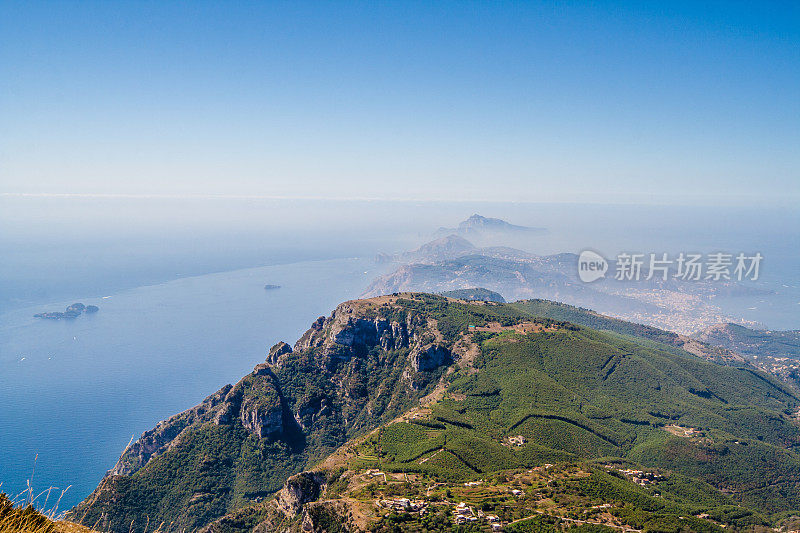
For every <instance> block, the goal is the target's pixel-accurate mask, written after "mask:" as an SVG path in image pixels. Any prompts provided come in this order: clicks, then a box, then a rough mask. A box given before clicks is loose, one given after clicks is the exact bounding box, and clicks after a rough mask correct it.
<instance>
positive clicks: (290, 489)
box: [276, 472, 327, 516]
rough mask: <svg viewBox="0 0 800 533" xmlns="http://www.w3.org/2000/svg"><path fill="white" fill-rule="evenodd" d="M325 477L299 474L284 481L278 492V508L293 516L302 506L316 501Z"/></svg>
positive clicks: (307, 473)
mask: <svg viewBox="0 0 800 533" xmlns="http://www.w3.org/2000/svg"><path fill="white" fill-rule="evenodd" d="M326 483H327V482H326V479H325V476H324V475H323V474H321V473H319V472H300V473H299V474H295V475H293V476H292V477H290V478H289V479H287V480H286V483H285V484H284V485H283V488H282V489H281V490H280V491H279V492H278V494H277V497H276V503H277V504H278V507H279V508H280V509H281V510H283V511H284V512H285V513H287V514H289V515H290V516H295V515H297V513H299V512H300V510H301V509H302V508H303V505H304V504H306V503H309V502H313V501H316V500H317V499H318V498H319V496H320V494H322V491H324V490H325V487H326V486H327V485H326Z"/></svg>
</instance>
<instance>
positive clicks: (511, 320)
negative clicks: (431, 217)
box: [73, 294, 800, 531]
mask: <svg viewBox="0 0 800 533" xmlns="http://www.w3.org/2000/svg"><path fill="white" fill-rule="evenodd" d="M545 307H547V305H546V303H543V302H533V303H531V302H520V303H516V304H493V303H483V302H476V303H465V302H459V301H454V300H451V299H447V298H444V297H440V296H432V295H423V294H402V295H394V296H387V297H380V298H375V299H371V300H359V301H354V302H347V303H345V304H342V305H341V306H339V307H338V308H337V309H336V311H335V312H334V313H333V314H332V316H331V317H329V318H322V317H321V318H320V319H318V320H317V321H316V322H315V323H314V324H313V325H312V328H311V329H310V330H309V331H308V332H307V333H306V334H305V335H304V336H303V337H302V338H301V339H300V340H299V341H298V342H297V344H296V345H295V347H294V350H291V349H290V348H289V347H288V345H285V344H281V345H277V346H276V347H274V348H273V350H271V353H270V356H269V359H268V361H267V363H265V364H262V365H259V366H257V367H256V369H255V370H254V371H253V373H252V374H250V375H248V376H246V377H245V378H244V379H243V380H242V381H240V382H239V383H238V384H236V385H235V386H226V387H224V388H223V389H221V390H220V391H218V392H217V393H216V394H215V395H212V396H211V397H209V398H208V399H206V400H205V401H204V402H203V403H202V404H201V405H199V406H197V407H195V408H193V409H191V410H189V411H187V412H185V413H182V414H180V415H177V416H176V417H173V418H172V419H170V420H168V421H165V422H162V423H161V424H159V426H157V427H156V428H155V429H154V430H151V431H150V432H147V433H145V434H144V435H143V436H142V438H141V439H140V440H139V441H137V443H135V444H134V445H133V446H131V447H130V448H129V449H128V450H126V452H125V453H124V454H123V456H122V457H121V458H120V461H119V462H118V464H117V465H116V467H115V468H114V469H113V470H112V471H110V472H109V475H108V476H106V478H105V479H104V480H103V482H102V483H101V485H100V486H99V487H98V489H97V490H96V491H95V493H94V494H92V495H91V496H90V497H89V498H88V499H87V500H86V501H85V502H84V503H83V504H81V505H80V506H79V507H78V508H76V509H75V510H74V511H73V516H84V523H92V524H93V523H95V522H99V523H100V524H101V525H102V526H103V529H107V530H111V531H123V530H124V531H129V530H133V531H143V530H144V529H145V528H146V527H147V524H148V522H149V523H150V524H154V523H156V524H160V523H162V522H163V523H164V524H166V525H165V526H164V528H162V529H167V530H177V529H182V528H187V529H193V528H197V527H201V526H203V525H206V524H212V526H211V528H212V530H214V531H226V530H231V531H233V530H249V529H250V528H251V527H252V526H254V525H256V524H257V523H259V522H261V521H266V522H265V524H268V525H269V527H268V526H267V525H263V527H262V530H265V531H271V530H284V529H286V528H287V527H295V526H296V527H300V522H299V521H306V522H308V521H310V522H309V523H312V525H313V524H314V523H316V524H319V523H323V522H325V520H328V519H329V521H331V523H336V524H338V526H337V527H340V526H341V528H344V529H349V530H354V529H364V528H366V527H367V524H368V523H371V524H372V525H373V526H375V527H377V528H378V530H380V528H381V527H384V526H386V527H389V525H387V523H386V522H385V521H386V519H387V518H386V517H385V516H383V515H381V514H380V513H378V514H376V515H375V516H373V517H372V518H371V519H369V520H367V518H365V517H366V516H367V515H369V513H374V512H375V511H374V509H373V510H372V511H369V512H367V511H363V512H362V511H359V509H361V508H360V507H359V505H360V504H358V502H362V503H364V505H366V506H367V507H369V506H372V507H374V506H375V504H374V501H375V498H377V497H378V496H380V495H385V491H386V490H389V488H380V487H378V488H375V487H373V488H368V487H369V486H370V484H369V483H366V482H365V483H362V484H361V485H359V484H358V483H356V482H355V481H354V480H355V479H356V477H357V476H370V475H371V474H368V473H366V470H367V469H369V468H381V469H382V470H383V471H384V472H389V473H391V472H398V473H400V472H402V476H405V478H404V479H405V481H403V483H405V484H406V488H405V489H403V490H408V491H412V490H417V491H418V492H419V491H422V490H423V489H422V488H421V487H419V486H417V488H416V489H414V486H416V485H414V483H417V481H415V482H413V483H412V481H411V480H410V478H408V476H409V475H411V476H412V477H414V476H416V477H415V478H414V479H416V480H418V483H423V482H424V483H428V482H430V483H433V484H434V485H435V484H436V483H442V484H445V485H447V484H450V485H452V486H453V488H454V489H455V488H456V486H459V487H463V486H464V485H463V483H465V482H469V481H472V480H476V479H479V478H480V479H484V478H489V477H492V476H495V477H496V476H498V475H501V474H502V476H506V477H508V476H511V477H510V478H509V479H511V481H508V480H506V481H501V480H500V479H499V478H497V479H495V481H494V482H492V483H489V482H488V481H487V483H486V490H490V489H491V491H494V492H497V491H498V490H500V491H501V492H502V494H503V498H506V497H507V496H508V490H511V489H509V488H508V487H510V486H511V485H509V483H511V484H512V485H513V484H514V483H517V484H519V483H522V484H524V483H528V482H530V484H529V485H526V487H529V488H526V489H525V491H527V492H529V493H530V494H531V495H533V494H538V495H539V496H537V498H539V499H537V500H536V501H534V500H533V499H531V501H529V502H527V503H526V504H525V505H522V506H518V507H519V509H521V510H525V512H528V513H529V514H530V513H539V512H542V509H543V508H540V507H537V506H540V503H541V501H545V500H548V499H550V500H552V498H551V497H550V496H548V497H547V498H543V497H542V493H541V491H542V490H545V489H544V488H542V487H540V486H539V485H536V487H538V488H536V489H534V488H530V487H534V485H535V484H536V483H539V484H541V483H542V482H544V481H542V479H544V478H542V479H538V478H537V479H538V481H535V480H533V479H532V478H531V479H528V478H524V476H525V475H527V474H524V472H526V471H528V470H530V469H532V468H543V465H545V464H552V465H555V466H553V468H555V469H556V470H557V471H558V472H565V474H564V475H563V476H562V477H558V479H556V478H553V479H550V478H547V480H546V486H547V487H550V485H549V484H550V483H551V482H552V481H557V482H558V483H557V486H558V487H560V488H559V489H558V490H557V491H555V493H558V495H559V496H558V497H559V498H560V499H562V500H564V501H572V502H573V503H574V505H573V507H569V506H567V507H564V506H563V505H561V504H558V505H559V506H560V507H558V508H559V509H572V510H571V511H569V512H573V511H574V512H577V511H576V510H575V509H577V508H578V507H576V506H578V505H579V504H578V503H577V502H581V503H580V505H584V507H585V508H582V509H583V510H585V511H587V512H589V510H590V509H592V508H594V507H593V506H597V505H601V504H602V503H603V502H613V505H614V509H619V510H618V512H619V513H622V514H621V515H620V516H621V518H620V517H617V518H615V520H622V521H624V522H625V523H627V524H639V525H641V526H642V527H645V525H646V524H650V526H646V527H645V529H646V528H647V527H650V528H651V529H652V527H651V526H653V525H654V524H661V523H662V522H663V521H666V522H670V521H672V522H673V525H674V524H675V523H678V522H679V517H680V516H682V515H683V514H685V513H690V512H695V511H699V510H702V509H706V510H708V511H709V512H713V513H716V514H715V515H714V517H716V520H717V521H718V522H720V523H727V524H728V525H729V526H730V527H739V526H740V525H742V524H746V523H747V520H744V519H743V518H742V516H751V517H757V518H754V519H753V520H752V522H753V523H760V522H763V521H764V520H768V521H774V520H777V519H778V518H779V517H780V516H781V513H788V512H790V511H792V510H798V509H800V456H798V454H797V453H796V448H797V446H798V443H800V429H798V426H797V424H796V421H795V418H794V416H795V414H796V412H797V410H798V406H800V400H799V399H798V398H797V397H796V396H795V395H794V394H793V393H792V392H791V391H789V390H788V389H785V388H784V387H783V386H782V385H780V384H779V383H778V382H777V381H775V380H774V379H772V378H770V377H768V376H767V375H766V374H763V373H761V372H758V371H756V370H754V369H753V368H752V367H748V366H722V365H719V364H715V363H712V362H707V361H705V360H703V359H701V358H698V357H696V356H695V355H693V354H691V353H689V352H686V351H684V350H682V349H681V346H683V344H681V343H680V342H673V341H674V338H673V337H670V335H669V334H667V333H666V332H661V331H660V330H656V329H655V328H647V329H645V330H641V329H640V327H638V326H636V325H631V324H628V323H624V322H621V321H614V322H613V323H612V324H607V323H603V324H602V326H600V327H601V328H602V329H606V330H609V331H597V330H595V329H590V328H588V327H585V326H579V325H575V324H572V323H568V322H566V321H563V320H561V319H560V318H559V319H553V318H548V317H545V316H542V315H545V314H549V315H551V316H555V313H553V312H551V311H552V310H550V311H548V312H547V313H545V312H543V311H547V309H545ZM572 309H573V310H574V309H576V308H572ZM573 310H567V311H569V312H570V313H572V314H571V315H570V316H569V317H568V318H572V319H573V320H574V321H578V319H581V320H586V317H585V316H584V317H583V318H581V313H583V310H582V311H581V313H577V312H576V311H573ZM593 325H595V326H597V325H596V324H593ZM615 328H617V329H615ZM401 415H402V420H400V419H398V417H400V416H401ZM375 428H379V429H378V431H376V432H375V431H372V430H374V429H375ZM371 431H372V432H371ZM370 432H371V433H370ZM337 448H338V451H337V452H336V453H334V454H333V455H330V454H331V453H332V452H334V450H337ZM326 457H327V459H326ZM323 460H324V461H323ZM321 461H323V462H322V466H320V467H317V470H319V471H320V472H322V473H321V474H320V476H316V475H310V477H308V476H307V477H300V478H296V477H295V478H291V479H295V481H291V479H290V483H288V484H287V485H284V481H285V480H286V478H288V477H289V476H290V475H291V474H293V473H295V472H299V471H301V470H306V469H309V468H310V467H312V466H313V465H315V464H318V463H320V462H321ZM629 464H639V465H643V467H646V468H654V469H663V470H664V472H665V473H664V475H663V477H664V479H663V480H661V481H659V483H658V488H657V489H653V490H649V489H648V490H649V492H646V493H642V492H641V490H640V489H641V487H640V485H637V484H635V483H633V482H632V481H631V480H630V479H627V478H626V475H623V474H619V471H621V469H623V468H622V466H620V465H629ZM325 465H327V466H325ZM570 465H571V466H570ZM320 469H321V470H320ZM556 470H554V472H555V471H556ZM611 474H614V475H611ZM398 475H400V474H398ZM543 475H544V474H543ZM548 475H550V474H548ZM553 475H555V474H553ZM560 475H561V474H559V476H560ZM659 475H661V474H659ZM515 476H516V477H515ZM519 476H523V477H522V478H520V477H519ZM608 476H611V477H612V478H614V479H617V480H618V481H614V479H609V477H608ZM615 476H616V477H615ZM523 478H524V479H523ZM623 478H624V479H623ZM359 479H360V478H359ZM382 479H383V482H384V483H385V484H387V483H389V484H390V480H389V479H388V478H387V476H386V474H384V477H383V478H382ZM503 479H505V478H503ZM582 479H583V480H584V481H581V480H582ZM514 480H517V481H514ZM559 480H561V481H559ZM587 480H588V481H587ZM619 483H623V485H624V486H623V485H620V486H618V485H619ZM453 484H455V485H453ZM281 487H283V489H281ZM309 487H310V488H309ZM337 487H338V488H337ZM387 487H388V485H387ZM598 487H600V488H598ZM278 489H281V491H280V492H279V493H278V495H279V496H278V499H277V500H275V501H274V502H271V503H265V502H268V501H270V499H269V496H270V495H271V494H272V493H274V492H275V491H278ZM562 489H563V490H562ZM376 490H377V491H378V492H377V493H376V492H375V491H376ZM392 490H394V489H392ZM426 490H427V489H426ZM431 490H433V493H431ZM431 490H427V493H425V494H424V497H425V498H432V497H433V495H434V494H438V493H437V492H436V491H439V492H441V493H442V494H440V495H439V496H438V497H439V498H440V499H439V501H440V502H441V501H445V500H448V498H449V497H447V496H446V494H445V493H444V492H443V491H446V490H450V489H449V488H438V489H437V488H435V487H434V489H431ZM459 490H460V489H459ZM515 490H516V489H515ZM547 490H550V489H547ZM370 491H372V492H370ZM491 491H490V492H491ZM536 491H539V492H536ZM631 491H632V492H631ZM494 492H492V494H494ZM523 492H524V491H523ZM551 492H553V491H552V490H551ZM555 493H554V494H555ZM322 494H324V495H325V501H324V502H323V501H318V502H315V501H314V500H319V499H320V498H321V495H322ZM420 494H421V493H420ZM492 494H490V495H489V496H486V495H484V497H485V498H489V499H491V498H494V499H495V500H497V502H495V503H496V505H495V503H492V502H491V501H489V499H484V500H482V503H481V504H482V505H483V504H486V505H487V509H495V508H496V509H498V512H503V513H505V512H506V511H505V510H506V509H510V508H512V507H513V506H512V505H510V504H503V503H498V502H499V501H500V500H502V498H500V496H499V494H500V493H499V492H498V493H497V494H498V495H497V496H496V497H495V496H493V495H492ZM637 494H638V495H637ZM656 494H658V495H656ZM417 495H418V496H419V494H417ZM551 496H552V495H551ZM498 498H500V499H499V500H498ZM531 498H533V496H531ZM648 498H649V499H648ZM658 498H661V500H658ZM262 499H264V502H262V501H261V500H262ZM492 501H494V500H492ZM503 501H505V500H503ZM276 502H277V503H276ZM654 502H656V503H658V505H656V503H654ZM493 505H494V507H492V506H493ZM541 505H544V504H541ZM571 505H572V504H571ZM609 505H611V503H609ZM626 505H627V506H628V507H627V509H628V510H627V511H624V509H626V507H625V506H626ZM698 505H700V506H701V507H702V509H700V508H699V507H698ZM431 506H432V507H431V509H432V514H431V517H435V516H439V518H441V520H443V522H441V524H445V525H442V527H445V529H439V530H443V531H444V530H447V529H446V528H447V527H449V526H446V524H447V523H448V522H447V520H451V521H452V516H451V514H452V513H450V511H447V512H445V511H441V512H439V511H436V512H435V513H434V512H433V510H434V506H433V504H432V503H431ZM586 506H588V507H586ZM736 506H742V507H741V509H742V513H743V514H742V515H741V516H739V517H738V518H736V519H733V518H730V516H728V515H726V514H725V513H728V509H729V508H731V507H736ZM600 508H602V509H605V507H600ZM753 509H758V512H755V511H754V510H753ZM509 512H510V511H509ZM520 512H522V511H520ZM564 512H567V511H564ZM581 512H583V511H581ZM604 512H605V511H604ZM609 512H610V511H609ZM365 513H366V514H365ZM442 513H444V514H442ZM626 513H627V514H626ZM637 513H638V514H637ZM642 513H645V514H642ZM647 513H649V514H647ZM759 513H761V514H759ZM606 514H607V513H606ZM698 514H700V513H698ZM707 514H708V513H707ZM512 515H513V513H512ZM512 515H508V516H506V515H503V516H505V519H506V520H507V521H511V519H518V518H524V516H528V515H524V516H517V517H516V518H515V517H514V516H512ZM645 515H646V516H645ZM662 515H663V516H662ZM326 516H327V517H328V518H327V519H326V518H325V517H326ZM220 517H222V518H220ZM337 517H338V518H337ZM347 517H349V518H347ZM567 518H568V517H567V516H566V515H564V516H562V518H559V520H562V522H559V523H561V524H562V526H563V525H564V524H567V522H566V520H567ZM216 519H219V520H218V521H215V520H216ZM372 519H375V520H377V522H375V521H374V520H373V521H372V522H370V520H372ZM404 520H405V519H404ZM426 520H427V519H426ZM431 520H433V518H431ZM437 520H439V519H437ZM606 520H609V523H611V522H610V521H611V518H608V517H606ZM737 520H738V522H737ZM676 521H678V522H676ZM703 523H704V524H705V522H703ZM287 524H288V525H287ZM292 524H294V525H292ZM348 524H349V525H348ZM376 524H377V525H376ZM409 524H411V522H409ZM394 525H397V524H394ZM712 526H713V524H712V525H711V526H709V527H710V528H711V529H710V530H713V527H712ZM330 527H333V526H330ZM370 527H371V526H370ZM398 527H400V526H398ZM409 527H411V526H410V525H409ZM414 527H416V526H414ZM426 527H427V526H426ZM431 527H433V526H432V525H431ZM437 527H438V526H437ZM487 527H488V526H487ZM520 527H522V526H520ZM537 527H538V526H537ZM559 527H561V526H559ZM653 527H654V526H653ZM659 527H660V526H659ZM681 527H683V526H681ZM687 527H688V528H689V529H692V528H693V527H695V526H687ZM697 527H699V526H697ZM703 527H705V526H703ZM265 528H266V529H265ZM393 528H394V526H392V527H390V528H389V529H387V531H389V530H394V529H393ZM323 529H324V528H323ZM344 529H342V530H344ZM428 529H430V530H436V529H431V528H428ZM327 530H333V529H330V528H328V529H327ZM401 530H402V528H401ZM408 530H409V531H411V530H414V529H413V528H412V529H408ZM421 530H422V529H420V531H421ZM675 530H678V529H675Z"/></svg>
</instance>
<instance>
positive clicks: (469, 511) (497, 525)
mask: <svg viewBox="0 0 800 533" xmlns="http://www.w3.org/2000/svg"><path fill="white" fill-rule="evenodd" d="M453 515H454V517H455V522H456V524H468V523H472V522H478V521H485V522H488V523H489V526H490V527H491V528H492V531H502V529H503V524H502V523H501V522H500V517H499V516H497V515H493V514H484V513H483V511H481V510H480V509H479V510H478V512H477V513H476V512H475V510H474V509H473V508H472V507H470V506H469V505H467V504H466V503H464V502H460V503H459V504H458V505H456V508H455V509H454V510H453Z"/></svg>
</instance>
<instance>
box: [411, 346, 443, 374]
mask: <svg viewBox="0 0 800 533" xmlns="http://www.w3.org/2000/svg"><path fill="white" fill-rule="evenodd" d="M449 361H450V350H448V349H447V348H445V347H444V346H441V345H439V344H428V345H426V346H421V347H418V348H415V349H414V351H413V352H412V353H411V364H412V365H413V366H414V370H415V371H416V372H427V371H429V370H433V369H434V368H437V367H440V366H442V365H443V364H445V363H448V362H449Z"/></svg>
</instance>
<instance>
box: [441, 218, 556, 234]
mask: <svg viewBox="0 0 800 533" xmlns="http://www.w3.org/2000/svg"><path fill="white" fill-rule="evenodd" d="M541 231H544V228H533V227H529V226H518V225H516V224H511V223H510V222H506V221H505V220H503V219H501V218H491V217H485V216H483V215H479V214H478V213H475V214H473V215H472V216H470V217H469V218H467V219H466V220H463V221H461V222H460V223H459V224H458V227H455V228H444V227H442V228H439V230H438V231H437V234H439V235H443V234H448V233H456V234H459V235H465V234H466V235H469V234H475V233H483V232H489V233H503V232H506V233H522V232H541Z"/></svg>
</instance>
